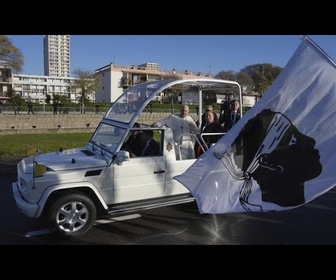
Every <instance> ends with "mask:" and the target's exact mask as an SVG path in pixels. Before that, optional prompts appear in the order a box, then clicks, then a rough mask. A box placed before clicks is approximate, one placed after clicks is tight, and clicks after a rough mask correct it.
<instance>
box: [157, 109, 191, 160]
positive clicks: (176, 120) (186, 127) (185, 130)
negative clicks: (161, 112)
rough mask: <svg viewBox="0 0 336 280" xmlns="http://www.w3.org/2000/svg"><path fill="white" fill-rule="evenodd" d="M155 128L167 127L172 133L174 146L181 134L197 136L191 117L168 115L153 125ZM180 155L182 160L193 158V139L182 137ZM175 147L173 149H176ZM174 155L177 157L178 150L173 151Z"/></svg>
mask: <svg viewBox="0 0 336 280" xmlns="http://www.w3.org/2000/svg"><path fill="white" fill-rule="evenodd" d="M155 124H156V125H157V126H167V127H170V128H171V129H172V131H173V136H174V140H175V142H176V143H175V144H176V145H177V143H178V141H179V139H180V136H181V134H197V133H198V127H197V125H196V123H195V121H194V120H193V118H192V117H190V116H186V117H185V118H181V117H178V116H176V115H170V116H169V117H166V118H164V119H162V120H159V121H157V122H156V123H155ZM180 140H182V143H180V145H181V154H182V159H192V158H195V150H194V146H195V139H194V138H191V137H190V136H182V139H180ZM176 145H175V148H176ZM175 152H176V155H179V151H178V149H175Z"/></svg>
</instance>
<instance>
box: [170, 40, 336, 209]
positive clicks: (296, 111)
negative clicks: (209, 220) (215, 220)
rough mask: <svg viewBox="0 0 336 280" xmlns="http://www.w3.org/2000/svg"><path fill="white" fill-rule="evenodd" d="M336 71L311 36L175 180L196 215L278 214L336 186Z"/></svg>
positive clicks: (335, 67) (332, 63) (332, 62)
mask: <svg viewBox="0 0 336 280" xmlns="http://www.w3.org/2000/svg"><path fill="white" fill-rule="evenodd" d="M335 149H336V66H335V62H334V61H333V60H332V59H331V58H330V57H329V56H328V55H327V54H326V53H325V52H324V51H323V50H322V49H321V48H320V47H319V46H317V45H316V44H315V43H314V42H313V41H312V40H311V39H310V38H309V37H304V38H303V39H302V42H301V43H300V45H299V47H298V48H297V50H296V51H295V53H294V54H293V56H292V57H291V59H290V60H289V61H288V63H287V65H286V66H285V67H284V68H283V70H282V71H281V73H280V74H279V76H278V77H277V78H276V79H275V81H274V82H273V84H272V85H271V86H270V87H269V89H268V90H267V92H265V94H264V95H263V97H262V98H261V99H260V100H259V101H258V102H257V103H256V104H255V105H254V106H253V107H252V108H251V109H250V110H248V111H247V112H246V114H245V115H244V116H243V118H241V119H240V121H239V122H238V123H237V124H235V126H234V127H233V128H231V130H230V131H229V132H228V133H227V134H226V135H225V136H223V137H222V138H221V139H220V140H219V141H218V142H217V143H216V145H215V146H213V147H212V148H211V149H210V150H208V151H207V152H205V153H204V154H203V155H202V156H201V157H200V158H198V159H197V160H196V161H195V163H194V164H193V165H192V166H190V167H189V168H188V169H187V170H186V171H185V172H184V173H182V174H181V175H179V176H175V177H174V179H176V180H177V181H179V182H180V183H182V184H183V185H184V186H185V187H186V188H187V189H188V190H189V191H190V192H191V194H192V195H193V196H194V197H195V199H196V202H197V205H198V209H199V211H200V213H233V212H268V211H283V210H290V209H293V208H296V207H298V206H300V205H303V204H305V203H307V202H309V201H311V200H313V199H315V198H317V197H318V196H320V195H322V194H324V193H325V192H327V191H328V190H330V189H331V188H333V187H334V186H335V185H336V152H335Z"/></svg>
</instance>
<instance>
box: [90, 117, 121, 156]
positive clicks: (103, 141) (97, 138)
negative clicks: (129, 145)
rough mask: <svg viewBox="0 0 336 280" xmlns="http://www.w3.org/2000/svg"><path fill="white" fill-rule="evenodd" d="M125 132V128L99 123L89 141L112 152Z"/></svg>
mask: <svg viewBox="0 0 336 280" xmlns="http://www.w3.org/2000/svg"><path fill="white" fill-rule="evenodd" d="M125 132H126V129H125V128H122V127H117V126H113V125H108V124H104V123H100V125H99V126H98V128H97V130H96V132H95V134H94V135H93V137H92V139H91V141H90V142H91V143H93V144H96V145H99V146H101V147H103V148H104V149H105V150H108V151H109V152H111V153H113V152H114V151H115V150H116V148H117V147H118V144H119V143H120V140H121V139H122V137H123V136H124V134H125Z"/></svg>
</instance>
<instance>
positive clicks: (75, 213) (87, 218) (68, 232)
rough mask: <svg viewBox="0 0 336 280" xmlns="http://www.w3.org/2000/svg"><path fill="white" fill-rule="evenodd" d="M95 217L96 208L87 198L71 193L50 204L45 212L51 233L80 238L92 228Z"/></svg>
mask: <svg viewBox="0 0 336 280" xmlns="http://www.w3.org/2000/svg"><path fill="white" fill-rule="evenodd" d="M96 216H97V209H96V206H95V204H94V203H93V202H92V200H91V199H90V198H89V197H88V196H86V195H84V194H79V193H71V194H66V195H64V196H61V197H59V198H58V199H57V200H55V201H54V202H53V203H52V205H51V206H50V208H49V211H48V212H47V223H48V225H49V229H50V231H51V232H52V233H56V234H58V235H61V236H66V237H72V236H80V235H82V234H84V233H85V232H87V231H88V230H89V229H90V228H91V227H92V225H93V223H94V222H95V220H96Z"/></svg>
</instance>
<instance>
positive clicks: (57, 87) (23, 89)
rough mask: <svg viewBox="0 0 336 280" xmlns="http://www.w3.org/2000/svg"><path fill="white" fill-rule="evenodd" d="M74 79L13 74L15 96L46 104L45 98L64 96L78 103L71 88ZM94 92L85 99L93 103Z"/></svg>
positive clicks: (73, 89) (78, 96)
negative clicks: (18, 95)
mask: <svg viewBox="0 0 336 280" xmlns="http://www.w3.org/2000/svg"><path fill="white" fill-rule="evenodd" d="M75 80H76V78H70V77H53V76H39V75H25V74H13V90H14V92H15V94H20V96H21V97H22V98H23V99H25V100H27V101H28V100H31V101H32V102H33V103H40V104H43V103H46V99H47V96H48V95H49V96H51V99H52V97H53V96H55V95H61V96H64V97H65V98H66V99H67V100H69V102H73V103H78V101H79V99H80V94H79V93H78V91H76V90H75V88H74V87H73V83H74V81H75ZM94 95H95V94H94V92H93V93H92V94H89V95H87V98H88V99H90V100H91V101H94Z"/></svg>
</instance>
